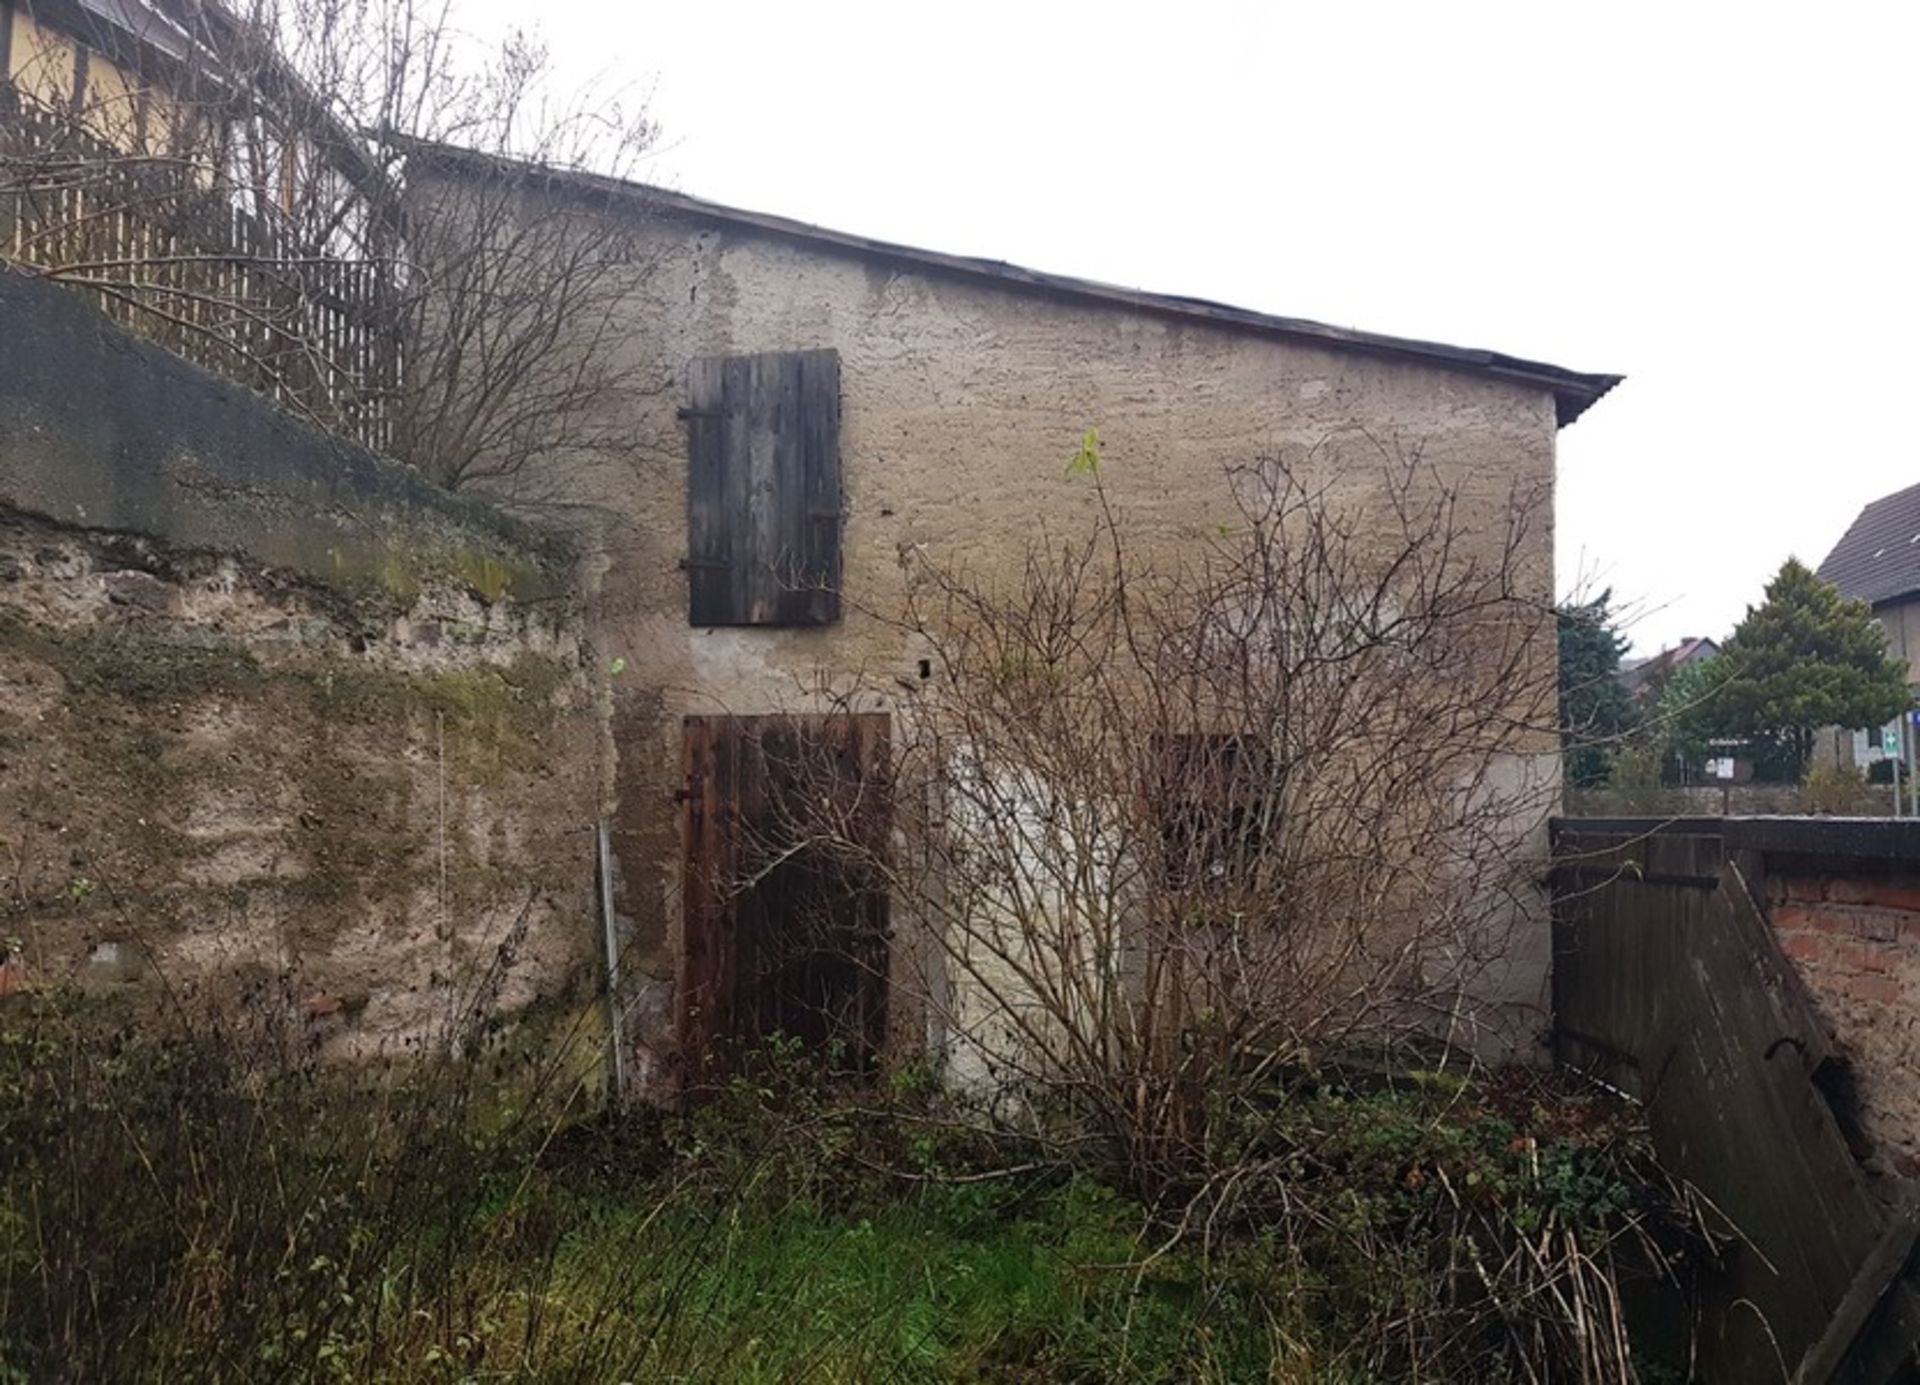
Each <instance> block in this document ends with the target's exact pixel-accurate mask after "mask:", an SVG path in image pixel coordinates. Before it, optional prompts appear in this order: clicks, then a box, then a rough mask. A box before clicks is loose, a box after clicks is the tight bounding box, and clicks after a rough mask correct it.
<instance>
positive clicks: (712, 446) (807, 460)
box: [686, 351, 840, 625]
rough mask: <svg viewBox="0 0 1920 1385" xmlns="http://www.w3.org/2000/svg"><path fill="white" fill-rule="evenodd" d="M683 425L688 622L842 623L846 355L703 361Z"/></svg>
mask: <svg viewBox="0 0 1920 1385" xmlns="http://www.w3.org/2000/svg"><path fill="white" fill-rule="evenodd" d="M691 385H692V406H691V407H690V408H689V409H688V410H687V411H686V418H687V464H688V477H687V549H688V552H687V576H688V589H689V590H688V603H687V618H688V621H689V622H690V623H691V624H694V625H828V624H831V623H832V622H834V621H836V620H838V619H839V618H840V355H839V353H838V352H837V351H779V352H767V353H764V354H761V355H757V356H716V357H708V358H705V359H702V360H697V361H695V362H694V363H693V369H692V372H691Z"/></svg>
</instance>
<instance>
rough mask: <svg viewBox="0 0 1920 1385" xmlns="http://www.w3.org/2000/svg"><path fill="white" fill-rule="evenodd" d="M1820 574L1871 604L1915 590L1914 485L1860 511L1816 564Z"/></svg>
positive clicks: (1919, 499)
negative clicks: (1824, 556)
mask: <svg viewBox="0 0 1920 1385" xmlns="http://www.w3.org/2000/svg"><path fill="white" fill-rule="evenodd" d="M1820 576H1821V577H1822V578H1824V579H1825V580H1827V581H1829V582H1831V583H1833V584H1834V585H1835V586H1836V587H1838V588H1840V591H1841V593H1842V594H1843V595H1846V596H1853V597H1858V598H1860V599H1861V600H1862V601H1868V602H1871V603H1872V604H1874V605H1876V606H1878V605H1879V604H1881V603H1882V602H1884V601H1892V600H1894V599H1895V598H1896V597H1901V596H1907V595H1910V594H1911V593H1913V592H1920V485H1915V486H1908V487H1907V488H1906V489H1905V490H1903V491H1895V492H1894V493H1893V494H1892V495H1883V496H1881V497H1880V498H1879V499H1878V500H1876V501H1874V502H1873V503H1872V504H1871V505H1869V506H1867V508H1866V509H1864V510H1862V511H1861V512H1860V514H1859V516H1858V517H1857V518H1856V519H1855V520H1854V521H1853V524H1852V526H1851V527H1849V528H1848V530H1847V532H1846V535H1845V537H1843V538H1842V539H1841V540H1840V542H1839V543H1837V544H1835V545H1834V548H1833V552H1831V553H1829V554H1827V560H1826V561H1825V562H1823V563H1821V564H1820Z"/></svg>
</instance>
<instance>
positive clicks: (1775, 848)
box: [1553, 817, 1920, 865]
mask: <svg viewBox="0 0 1920 1385" xmlns="http://www.w3.org/2000/svg"><path fill="white" fill-rule="evenodd" d="M1621 834H1632V835H1636V836H1647V837H1654V836H1698V837H1719V838H1721V839H1722V840H1723V841H1724V842H1725V844H1726V848H1727V850H1729V851H1763V852H1770V853H1774V854H1792V855H1795V856H1841V857H1848V858H1851V859H1854V860H1870V861H1909V862H1912V863H1914V864H1915V865H1920V818H1836V817H1740V818H1708V817H1701V818H1685V817H1683V818H1671V817H1644V818H1555V819H1554V820H1553V837H1554V840H1555V841H1560V840H1563V839H1565V838H1568V837H1579V836H1582V835H1606V836H1618V835H1621Z"/></svg>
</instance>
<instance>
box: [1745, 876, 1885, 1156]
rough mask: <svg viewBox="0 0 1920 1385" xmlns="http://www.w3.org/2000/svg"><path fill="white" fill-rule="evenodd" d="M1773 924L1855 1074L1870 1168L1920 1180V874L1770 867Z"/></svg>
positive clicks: (1768, 888)
mask: <svg viewBox="0 0 1920 1385" xmlns="http://www.w3.org/2000/svg"><path fill="white" fill-rule="evenodd" d="M1766 895H1767V910H1768V915H1769V917H1770V919H1771V921H1772V923H1773V927H1774V931H1775V933H1776V934H1777V935H1778V937H1779V939H1780V945H1781V948H1782V950H1783V951H1784V952H1785V953H1786V954H1787V956H1788V957H1789V958H1791V959H1792V960H1793V962H1794V963H1795V965H1796V966H1797V967H1798V969H1799V972H1800V975H1801V977H1802V978H1803V979H1804V980H1805V982H1806V984H1807V988H1808V990H1809V991H1811V993H1812V995H1813V998H1814V1001H1815V1004H1816V1005H1817V1007H1818V1009H1819V1011H1820V1014H1821V1017H1822V1018H1823V1019H1825V1020H1826V1022H1827V1024H1828V1026H1829V1027H1830V1028H1831V1030H1832V1032H1833V1036H1834V1038H1835V1040H1836V1041H1837V1042H1838V1043H1839V1045H1840V1047H1841V1048H1842V1049H1843V1050H1844V1051H1845V1053H1846V1055H1847V1057H1848V1059H1849V1060H1850V1062H1851V1064H1852V1066H1853V1069H1854V1078H1855V1086H1856V1091H1857V1095H1858V1097H1859V1120H1860V1125H1861V1128H1862V1131H1863V1132H1864V1133H1865V1135H1866V1136H1867V1138H1868V1141H1869V1142H1870V1144H1871V1146H1872V1153H1871V1154H1870V1155H1869V1156H1868V1160H1869V1163H1872V1164H1878V1165H1880V1166H1882V1167H1883V1168H1885V1169H1887V1170H1891V1171H1892V1172H1896V1173H1899V1174H1901V1175H1903V1176H1905V1177H1909V1178H1911V1177H1916V1176H1920V869H1916V868H1908V867H1905V866H1902V865H1900V864H1898V863H1881V862H1871V861H1862V860H1859V859H1855V858H1848V857H1839V858H1833V859H1827V860H1822V859H1820V858H1817V857H1810V856H1809V857H1787V858H1784V859H1778V860H1774V861H1770V862H1769V866H1768V872H1767V879H1766Z"/></svg>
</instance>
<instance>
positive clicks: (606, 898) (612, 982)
mask: <svg viewBox="0 0 1920 1385" xmlns="http://www.w3.org/2000/svg"><path fill="white" fill-rule="evenodd" d="M598 837H599V842H600V926H601V931H602V933H603V934H604V936H605V938H606V944H607V1043H608V1051H609V1053H611V1055H612V1077H613V1090H612V1093H611V1096H612V1104H613V1105H614V1106H616V1107H617V1106H619V1105H620V1104H621V1101H622V1100H623V1098H624V1097H625V1095H626V1090H627V1054H626V1041H625V1036H624V1035H622V1034H621V1032H620V996H619V984H620V941H619V939H618V938H616V937H615V936H614V931H613V847H612V843H611V839H610V838H609V837H608V835H607V821H606V819H605V818H602V819H601V820H600V824H599V832H598Z"/></svg>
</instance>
